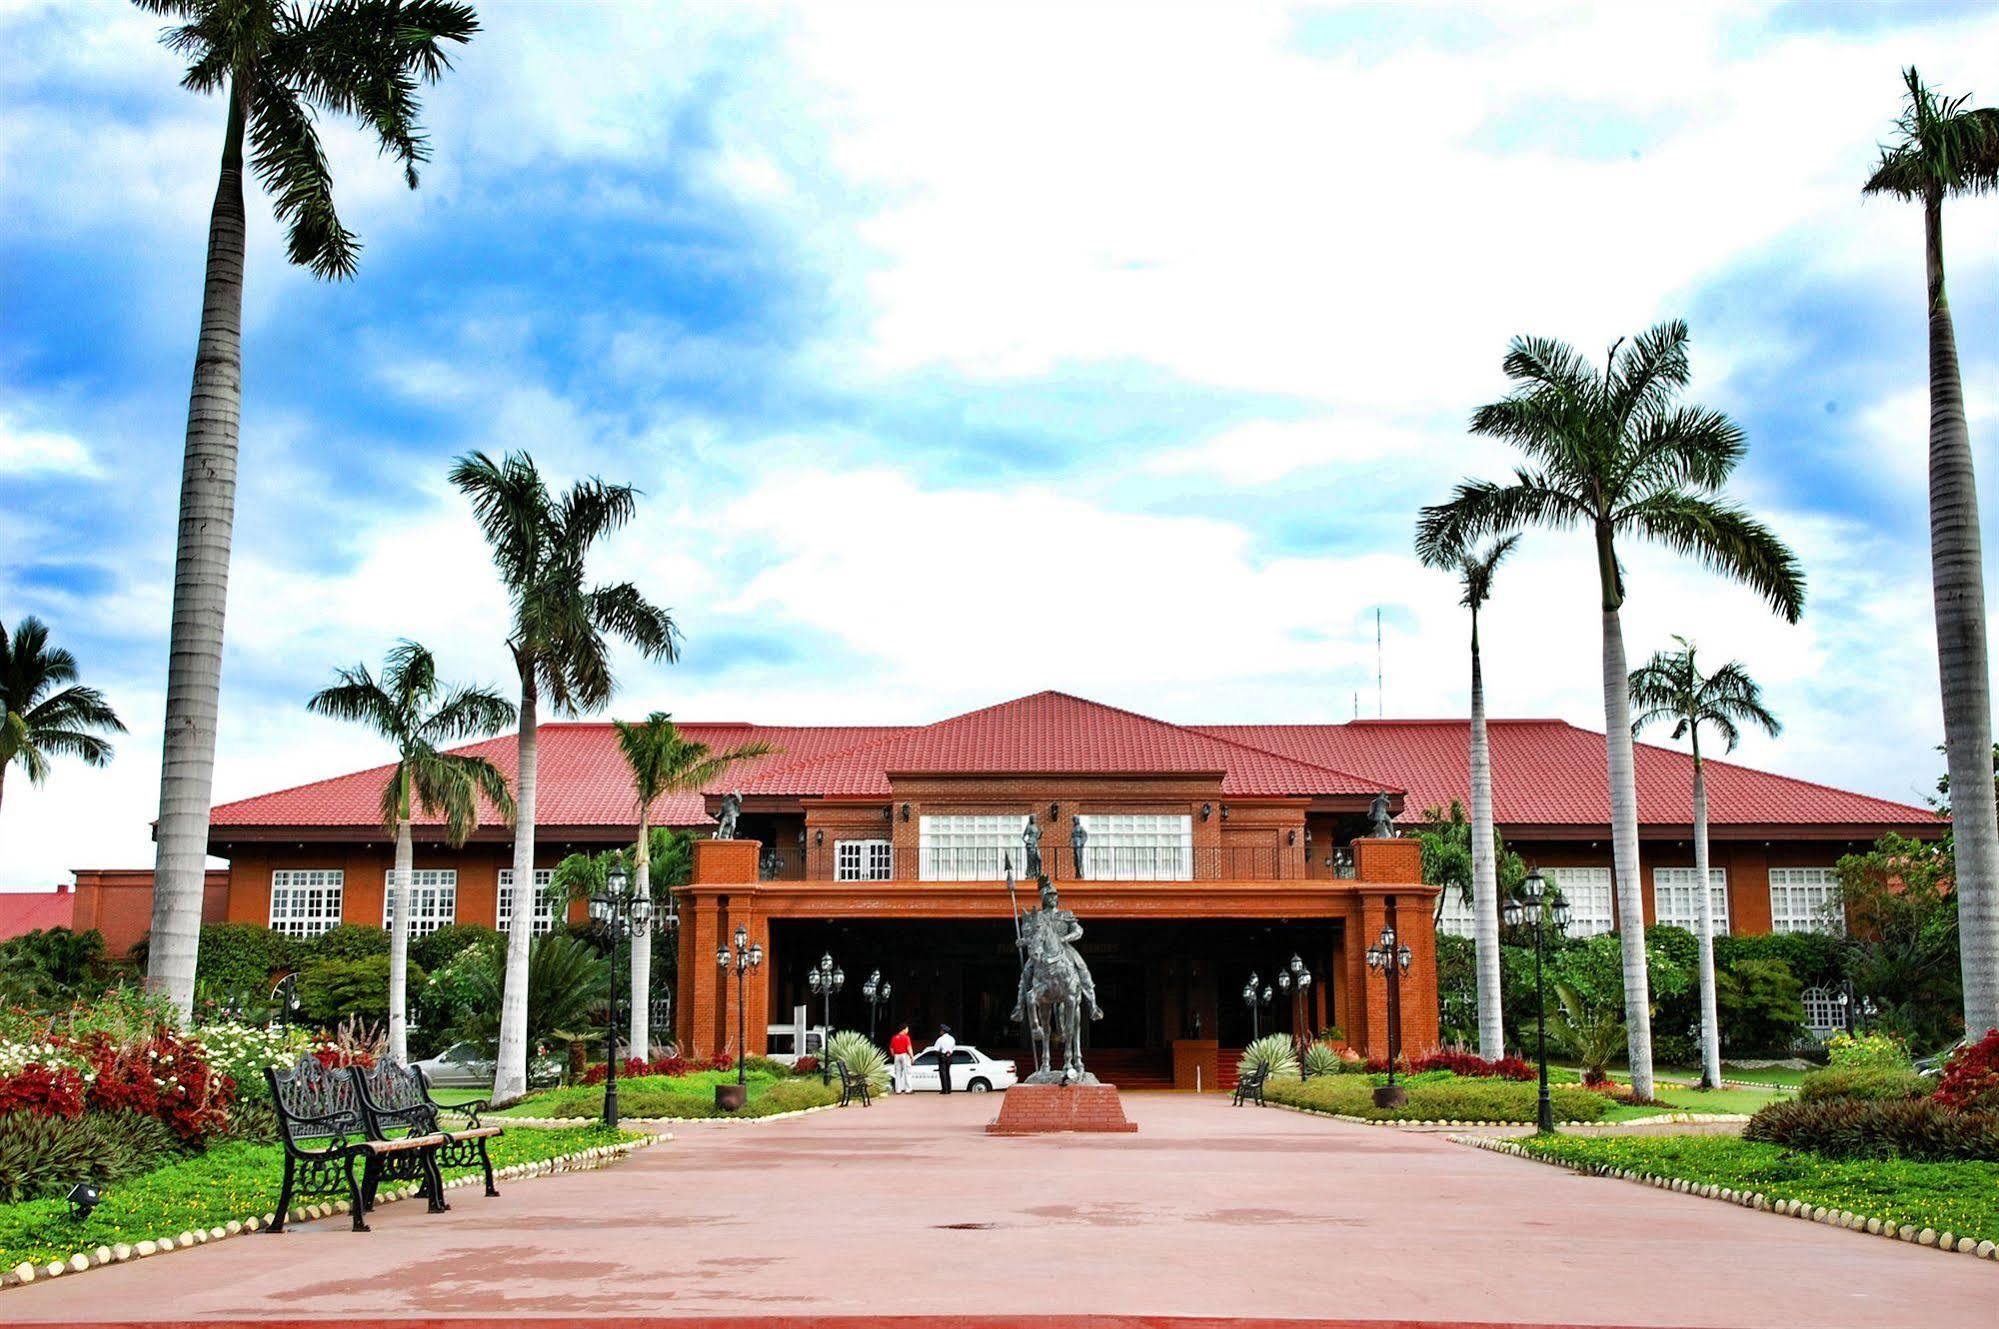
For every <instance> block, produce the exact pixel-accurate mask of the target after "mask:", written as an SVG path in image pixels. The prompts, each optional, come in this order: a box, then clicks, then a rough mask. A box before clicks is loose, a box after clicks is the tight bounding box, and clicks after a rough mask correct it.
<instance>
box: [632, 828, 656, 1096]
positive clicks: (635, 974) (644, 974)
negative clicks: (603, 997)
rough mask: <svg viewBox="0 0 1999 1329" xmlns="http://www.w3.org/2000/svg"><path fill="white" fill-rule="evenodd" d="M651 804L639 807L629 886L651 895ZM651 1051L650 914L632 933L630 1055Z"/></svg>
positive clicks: (647, 896) (640, 894) (643, 895)
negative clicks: (637, 828)
mask: <svg viewBox="0 0 1999 1329" xmlns="http://www.w3.org/2000/svg"><path fill="white" fill-rule="evenodd" d="M651 841H652V805H651V804H647V805H646V806H645V807H643V808H641V809H640V810H639V842H638V844H637V845H635V846H634V847H633V849H632V868H633V871H632V890H633V892H634V893H635V894H636V895H637V896H638V898H639V899H641V900H650V899H651V898H652V843H651ZM651 1054H652V916H651V915H650V914H648V915H647V916H646V926H645V927H644V928H641V929H639V930H637V931H634V932H633V933H632V1055H633V1056H634V1057H647V1056H650V1055H651Z"/></svg>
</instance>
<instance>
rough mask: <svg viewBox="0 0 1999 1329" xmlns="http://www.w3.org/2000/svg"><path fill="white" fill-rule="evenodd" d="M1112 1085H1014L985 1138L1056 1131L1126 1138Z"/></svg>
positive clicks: (1131, 1126)
mask: <svg viewBox="0 0 1999 1329" xmlns="http://www.w3.org/2000/svg"><path fill="white" fill-rule="evenodd" d="M1137 1129H1138V1126H1137V1123H1135V1122H1130V1121H1126V1120H1125V1116H1124V1105H1123V1104H1122V1103H1121V1102H1120V1101H1119V1100H1118V1092H1117V1086H1116V1085H1114V1084H1072V1085H1059V1084H1017V1085H1015V1086H1014V1087H1013V1088H1011V1089H1009V1090H1007V1091H1006V1097H1005V1098H1003V1099H1002V1100H1001V1101H1000V1114H999V1116H997V1117H995V1118H994V1119H993V1120H992V1121H991V1122H989V1123H987V1125H986V1134H988V1135H1051V1134H1054V1133H1056V1132H1058V1131H1088V1132H1092V1133H1101V1134H1129V1133H1130V1132H1132V1131H1136V1130H1137Z"/></svg>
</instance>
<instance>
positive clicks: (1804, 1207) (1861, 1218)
mask: <svg viewBox="0 0 1999 1329" xmlns="http://www.w3.org/2000/svg"><path fill="white" fill-rule="evenodd" d="M1449 1138H1450V1140H1451V1143H1453V1144H1468V1145H1470V1146H1471V1147H1472V1148H1474V1149H1486V1150H1490V1151H1491V1152H1493V1153H1496V1154H1510V1155H1512V1156H1513V1157H1515V1158H1524V1159H1526V1160H1527V1161H1528V1162H1530V1163H1540V1164H1543V1165H1545V1166H1548V1167H1559V1168H1566V1169H1568V1170H1569V1171H1571V1172H1576V1173H1580V1174H1582V1175H1583V1176H1587V1177H1609V1178H1611V1179H1613V1180H1616V1181H1631V1182H1636V1183H1638V1184H1639V1185H1641V1186H1656V1187H1658V1188H1660V1189H1662V1190H1669V1191H1678V1192H1679V1193H1680V1194H1682V1195H1698V1196H1700V1197H1701V1198H1702V1199H1707V1200H1721V1201H1723V1202H1724V1203H1727V1204H1732V1205H1735V1206H1737V1207H1738V1208H1742V1209H1758V1210H1761V1211H1762V1212H1764V1213H1766V1214H1781V1215H1783V1216H1784V1217H1786V1218H1802V1219H1805V1220H1806V1221H1808V1222H1813V1223H1823V1224H1825V1225H1827V1226H1828V1227H1837V1228H1844V1229H1846V1230H1847V1231H1850V1232H1860V1233H1865V1234H1866V1235H1868V1236H1870V1237H1888V1238H1891V1239H1893V1240H1895V1241H1906V1242H1908V1243H1909V1244H1910V1245H1913V1246H1927V1247H1929V1248H1930V1249H1931V1250H1940V1251H1946V1252H1948V1253H1950V1254H1953V1255H1970V1256H1973V1257H1975V1258H1977V1259H1981V1260H1994V1261H1999V1242H1995V1241H1991V1240H1985V1241H1974V1240H1973V1239H1972V1238H1970V1237H1960V1236H1958V1235H1957V1234H1956V1233H1954V1232H1938V1231H1937V1230H1936V1229H1935V1228H1927V1227H1925V1228H1918V1227H1916V1226H1915V1225H1914V1224H1912V1223H1903V1224H1901V1225H1900V1226H1899V1227H1898V1226H1896V1225H1895V1224H1894V1223H1891V1222H1889V1221H1888V1220H1886V1219H1884V1218H1873V1217H1870V1216H1868V1215H1866V1214H1856V1213H1854V1212H1853V1211H1852V1210H1850V1209H1828V1208H1826V1207H1825V1206H1824V1205H1809V1204H1806V1203H1804V1202H1803V1201H1801V1200H1784V1199H1772V1198H1771V1197H1770V1196H1768V1195H1765V1194H1764V1193H1763V1192H1761V1191H1755V1192H1747V1191H1739V1190H1736V1189H1734V1188H1733V1187H1729V1186H1715V1185H1709V1184H1706V1183H1701V1182H1692V1181H1688V1180H1686V1179H1685V1178H1683V1177H1667V1176H1661V1175H1659V1174H1657V1173H1653V1172H1635V1171H1632V1170H1631V1169H1629V1168H1616V1167H1611V1166H1609V1165H1608V1164H1601V1163H1580V1164H1579V1163H1572V1162H1570V1161H1569V1160H1567V1159H1563V1158H1542V1157H1541V1156H1540V1155H1538V1154H1534V1153H1530V1152H1528V1151H1527V1150H1526V1149H1523V1148H1522V1147H1521V1146H1520V1143H1519V1141H1517V1140H1500V1139H1494V1138H1493V1137H1492V1136H1489V1135H1453V1136H1450V1137H1449Z"/></svg>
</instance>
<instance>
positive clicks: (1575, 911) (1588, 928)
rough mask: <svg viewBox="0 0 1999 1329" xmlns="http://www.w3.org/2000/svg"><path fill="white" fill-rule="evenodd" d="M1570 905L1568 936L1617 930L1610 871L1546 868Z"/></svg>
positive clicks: (1614, 887) (1615, 889) (1589, 934)
mask: <svg viewBox="0 0 1999 1329" xmlns="http://www.w3.org/2000/svg"><path fill="white" fill-rule="evenodd" d="M1547 875H1548V876H1550V877H1553V878H1554V879H1555V884H1556V885H1557V886H1559V887H1561V890H1562V898H1563V899H1565V900H1567V901H1568V902H1569V933H1568V934H1569V935H1570V936H1571V937H1599V936H1602V935H1603V934H1604V933H1606V932H1613V931H1615V930H1616V928H1617V911H1616V909H1615V908H1614V906H1613V904H1612V901H1614V900H1615V899H1616V898H1617V879H1616V877H1615V875H1614V874H1613V873H1612V872H1611V870H1610V869H1609V868H1549V869H1548V870H1547Z"/></svg>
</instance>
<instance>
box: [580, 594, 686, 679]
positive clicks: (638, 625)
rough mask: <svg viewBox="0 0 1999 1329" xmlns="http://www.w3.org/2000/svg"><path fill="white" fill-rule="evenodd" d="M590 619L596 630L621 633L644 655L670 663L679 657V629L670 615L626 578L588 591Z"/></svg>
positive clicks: (614, 633) (621, 635)
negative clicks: (613, 584) (623, 580)
mask: <svg viewBox="0 0 1999 1329" xmlns="http://www.w3.org/2000/svg"><path fill="white" fill-rule="evenodd" d="M590 621H591V622H592V623H594V624H595V625H596V627H597V630H598V631H600V632H609V633H611V634H613V635H615V636H619V637H623V638H624V639H625V640H626V641H628V642H630V643H631V644H632V645H634V646H636V647H638V648H639V653H640V654H642V655H644V656H646V657H647V658H648V659H654V660H665V661H666V662H667V663H669V664H671V663H672V662H673V661H675V660H677V659H678V658H679V657H680V629H679V628H678V627H677V626H676V625H675V624H674V621H673V616H672V615H671V614H670V613H668V612H667V611H666V610H664V609H661V608H660V607H659V606H657V605H655V604H653V603H652V602H651V601H650V600H648V599H646V598H645V596H644V595H643V594H641V593H640V591H639V588H638V587H636V586H634V585H632V584H631V583H630V582H628V581H625V582H619V583H617V584H616V585H615V586H599V587H597V588H596V589H594V590H592V591H591V592H590Z"/></svg>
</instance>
